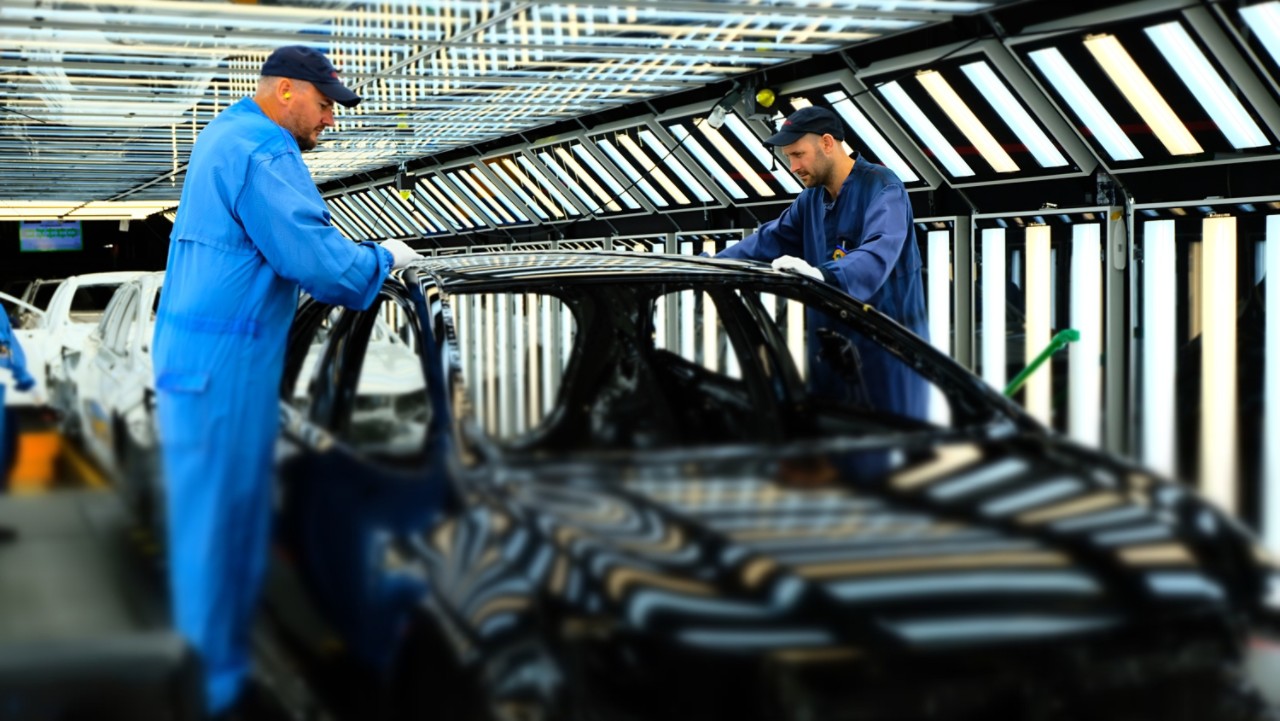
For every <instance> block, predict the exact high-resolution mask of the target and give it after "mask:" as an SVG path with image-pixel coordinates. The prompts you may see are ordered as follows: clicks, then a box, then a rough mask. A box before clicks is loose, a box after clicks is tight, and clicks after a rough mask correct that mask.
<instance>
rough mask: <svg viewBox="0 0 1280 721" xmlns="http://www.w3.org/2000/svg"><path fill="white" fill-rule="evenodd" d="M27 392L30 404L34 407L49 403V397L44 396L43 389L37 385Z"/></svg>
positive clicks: (42, 406)
mask: <svg viewBox="0 0 1280 721" xmlns="http://www.w3.org/2000/svg"><path fill="white" fill-rule="evenodd" d="M27 393H28V394H29V395H30V396H31V405H32V406H33V407H35V408H44V407H45V406H47V405H49V399H48V398H46V397H45V395H44V391H43V390H41V389H40V387H39V386H36V387H34V388H32V389H31V390H30V391H27Z"/></svg>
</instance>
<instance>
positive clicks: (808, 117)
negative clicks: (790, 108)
mask: <svg viewBox="0 0 1280 721" xmlns="http://www.w3.org/2000/svg"><path fill="white" fill-rule="evenodd" d="M809 133H817V134H818V135H826V134H828V133H830V134H831V137H833V138H835V139H836V140H844V123H842V122H840V118H837V117H836V114H835V113H833V112H831V111H830V110H827V109H826V108H819V107H817V106H816V105H810V106H809V107H807V108H801V109H799V110H797V111H795V112H794V113H792V114H791V116H790V117H788V118H787V119H786V120H784V121H782V127H780V128H778V132H776V133H774V134H773V135H770V136H769V139H768V140H766V141H764V144H765V145H790V144H792V143H794V142H796V141H797V140H799V139H800V138H803V137H804V136H805V135H808V134H809Z"/></svg>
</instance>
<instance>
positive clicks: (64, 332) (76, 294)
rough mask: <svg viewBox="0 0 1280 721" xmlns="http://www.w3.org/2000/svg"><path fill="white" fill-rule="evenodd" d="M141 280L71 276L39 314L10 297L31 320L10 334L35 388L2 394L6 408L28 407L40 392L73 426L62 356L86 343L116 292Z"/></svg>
mask: <svg viewBox="0 0 1280 721" xmlns="http://www.w3.org/2000/svg"><path fill="white" fill-rule="evenodd" d="M140 275H144V271H116V272H110V273H86V274H84V275H76V276H72V277H70V278H67V279H66V280H64V281H62V282H61V283H60V284H58V289H57V290H56V291H54V293H53V297H52V298H51V299H50V300H49V306H48V307H47V308H44V309H41V308H38V307H35V306H32V305H31V304H28V303H23V302H22V301H21V300H20V299H17V298H12V297H11V296H9V297H8V298H9V300H10V301H11V302H12V301H17V302H18V303H19V304H20V305H21V306H22V307H23V308H24V309H26V310H27V311H29V312H31V314H32V319H31V320H30V321H28V322H27V323H25V324H24V327H22V328H14V334H15V335H16V336H17V338H18V342H19V343H21V344H22V350H23V351H24V352H25V353H26V356H27V369H28V370H29V371H30V372H31V375H33V376H35V379H36V386H35V388H34V389H32V391H27V392H18V391H16V390H13V391H11V392H9V393H7V394H6V395H5V405H7V406H10V405H12V406H30V405H32V404H33V391H35V392H40V393H43V394H44V396H45V398H47V399H48V400H49V404H50V405H52V406H53V407H55V408H57V409H58V410H60V411H62V412H63V414H64V417H66V418H67V420H68V423H71V424H72V425H74V423H73V419H74V416H75V415H76V408H75V402H74V380H73V379H71V378H68V376H67V373H66V370H65V365H64V363H63V356H64V355H66V354H69V353H79V352H80V349H81V348H82V347H83V345H84V340H85V338H86V337H88V335H89V334H90V333H91V332H92V331H93V329H94V327H95V326H96V325H97V323H98V321H99V320H101V319H102V313H103V311H104V310H105V309H106V306H107V304H108V300H109V299H110V297H111V295H112V294H114V293H115V290H116V288H118V287H120V284H122V283H124V282H126V281H129V280H132V279H134V278H137V277H138V276H140Z"/></svg>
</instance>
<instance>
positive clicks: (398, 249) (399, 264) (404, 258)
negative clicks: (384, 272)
mask: <svg viewBox="0 0 1280 721" xmlns="http://www.w3.org/2000/svg"><path fill="white" fill-rule="evenodd" d="M380 245H382V247H383V248H386V249H387V250H388V251H390V252H391V268H392V269H393V270H394V269H396V268H403V267H405V266H406V265H408V264H410V263H412V262H413V261H415V260H419V259H421V258H422V256H420V255H418V251H416V250H414V249H413V248H410V247H409V246H408V245H406V244H405V242H404V241H403V240H396V239H395V238H392V239H391V240H384V241H382V243H381V244H380Z"/></svg>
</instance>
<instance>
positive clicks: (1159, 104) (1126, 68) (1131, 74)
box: [1084, 35, 1204, 155]
mask: <svg viewBox="0 0 1280 721" xmlns="http://www.w3.org/2000/svg"><path fill="white" fill-rule="evenodd" d="M1084 46H1085V48H1087V49H1088V50H1089V53H1090V54H1092V55H1093V59H1094V60H1097V61H1098V64H1099V65H1101V66H1102V70H1103V72H1105V73H1106V74H1107V77H1109V78H1111V82H1113V83H1115V84H1116V87H1117V88H1119V89H1120V93H1121V94H1123V95H1124V98H1125V100H1128V101H1129V104H1130V105H1132V106H1133V109H1134V110H1136V111H1138V115H1141V116H1142V119H1143V120H1144V121H1146V123H1147V125H1148V126H1149V127H1150V128H1151V131H1152V132H1153V133H1155V134H1156V137H1157V138H1159V139H1160V142H1161V143H1162V144H1163V145H1164V147H1165V149H1166V150H1168V151H1169V152H1170V153H1171V154H1173V155H1194V154H1196V153H1202V152H1204V148H1201V147H1200V143H1197V142H1196V139H1195V138H1194V137H1192V136H1191V131H1190V130H1187V126H1186V125H1183V123H1182V121H1181V120H1179V119H1178V116H1177V115H1175V114H1174V112H1173V108H1171V107H1169V103H1167V102H1165V99H1164V96H1162V95H1160V92H1159V91H1158V90H1156V88H1155V86H1154V85H1152V84H1151V81H1150V80H1149V79H1147V74H1146V73H1144V72H1142V68H1139V67H1138V64H1137V63H1136V62H1134V61H1133V57H1132V56H1130V55H1129V51H1127V50H1125V49H1124V46H1123V45H1121V44H1120V41H1119V40H1117V39H1116V36H1114V35H1095V36H1093V37H1090V38H1086V39H1085V41H1084Z"/></svg>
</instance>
